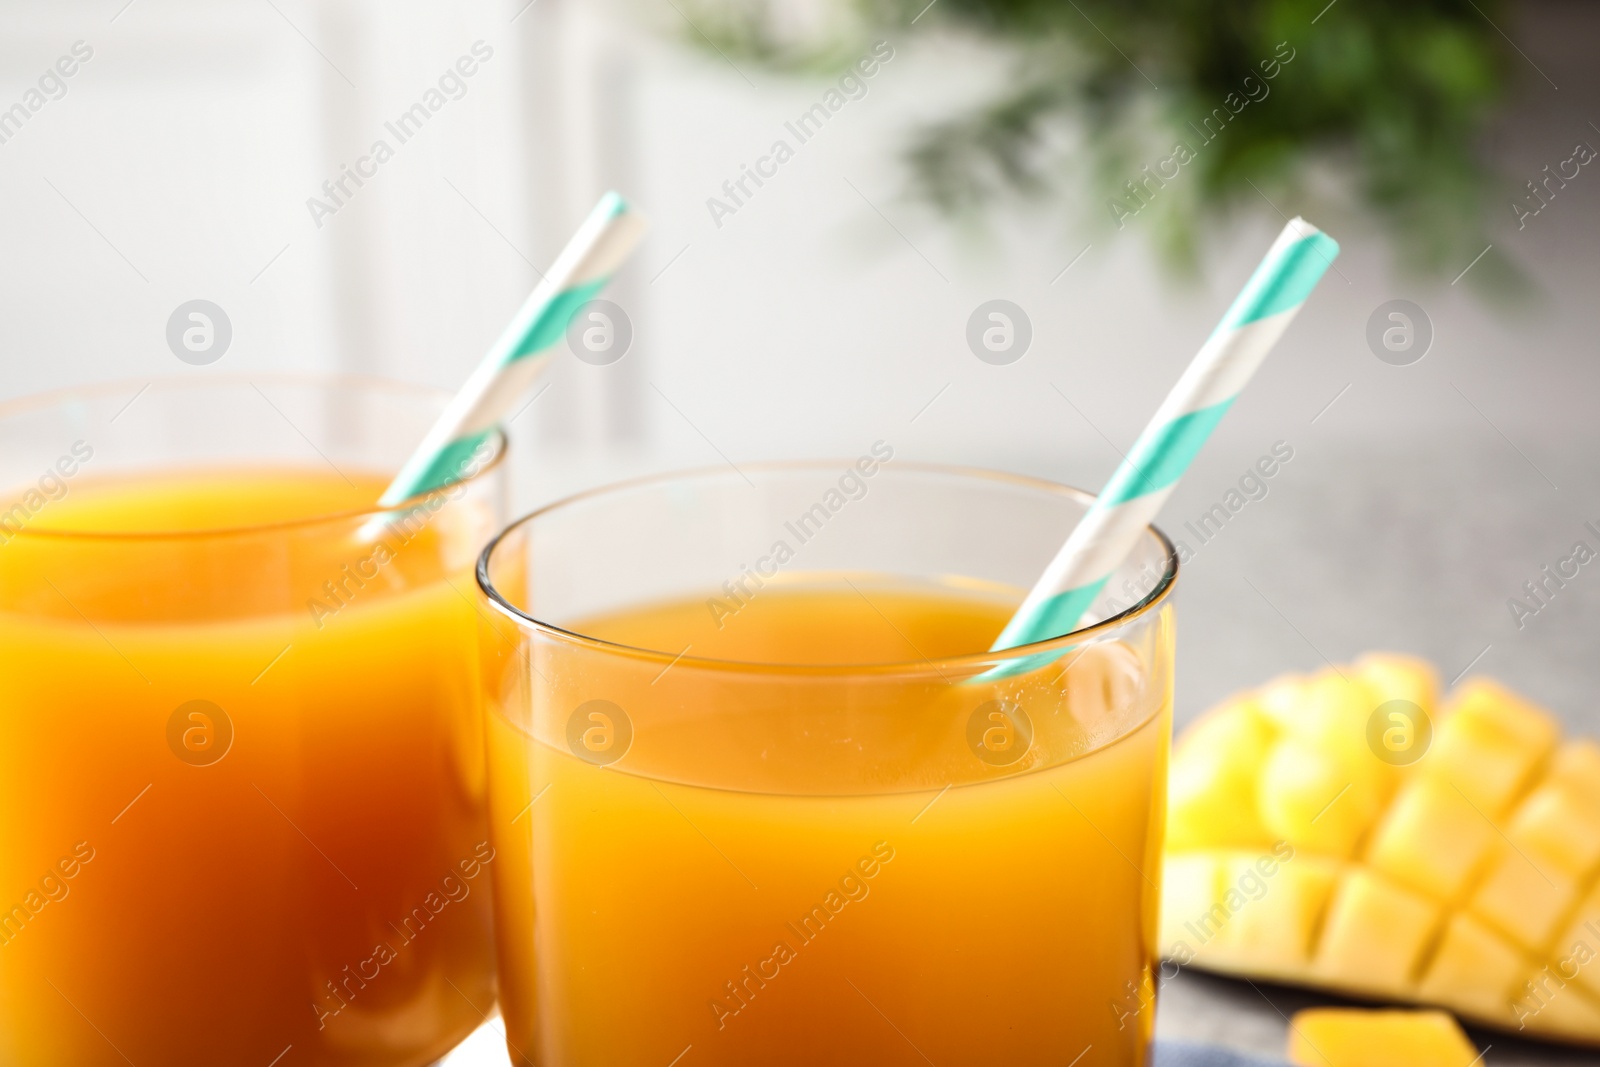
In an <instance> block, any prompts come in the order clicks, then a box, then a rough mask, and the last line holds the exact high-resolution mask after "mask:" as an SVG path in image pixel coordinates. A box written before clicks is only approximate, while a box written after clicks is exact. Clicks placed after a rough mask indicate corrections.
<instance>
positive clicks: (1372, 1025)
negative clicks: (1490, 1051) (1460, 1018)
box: [1289, 1008, 1478, 1067]
mask: <svg viewBox="0 0 1600 1067" xmlns="http://www.w3.org/2000/svg"><path fill="white" fill-rule="evenodd" d="M1477 1060H1478V1050H1477V1049H1475V1048H1473V1047H1472V1042H1470V1041H1468V1040H1467V1035H1466V1034H1464V1033H1462V1032H1461V1027H1460V1026H1458V1025H1456V1021H1455V1020H1454V1019H1452V1018H1451V1017H1450V1016H1449V1015H1447V1014H1446V1013H1444V1012H1442V1011H1366V1010H1362V1009H1359V1008H1307V1009H1306V1010H1305V1011H1299V1012H1296V1013H1295V1015H1294V1018H1293V1019H1291V1020H1290V1021H1289V1062H1290V1063H1292V1064H1294V1067H1472V1065H1473V1064H1475V1063H1476V1062H1477Z"/></svg>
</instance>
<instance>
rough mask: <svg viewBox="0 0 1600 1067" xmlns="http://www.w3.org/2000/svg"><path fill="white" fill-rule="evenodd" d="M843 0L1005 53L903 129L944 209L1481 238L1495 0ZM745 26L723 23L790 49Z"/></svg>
mask: <svg viewBox="0 0 1600 1067" xmlns="http://www.w3.org/2000/svg"><path fill="white" fill-rule="evenodd" d="M849 2H850V3H852V4H853V5H854V12H855V17H856V20H857V24H858V25H860V26H877V27H886V28H887V27H893V26H895V25H898V26H900V27H901V28H902V29H901V30H898V31H897V30H894V29H886V31H880V32H888V33H891V34H893V35H894V37H895V39H896V40H897V41H898V40H899V39H900V38H901V37H902V36H903V28H904V27H905V26H906V24H907V23H909V22H910V21H911V20H912V19H913V18H917V17H918V16H919V15H920V16H921V17H920V18H917V26H916V29H918V30H923V29H925V28H927V27H928V26H929V25H930V24H931V23H933V22H935V21H938V22H941V23H943V24H944V25H945V26H946V27H959V28H964V29H966V30H969V31H972V32H976V33H978V34H981V35H984V36H985V37H988V38H991V39H994V40H997V41H1000V42H1003V43H1004V44H1006V45H1007V46H1008V47H1009V48H1010V49H1011V50H1012V52H1013V53H1014V60H1013V63H1014V69H1013V71H1012V74H1011V76H1010V77H1009V78H1007V79H1006V80H1005V82H1004V85H1003V87H1002V88H1001V89H1000V90H999V91H998V92H997V93H996V94H995V95H993V96H992V97H990V98H989V99H986V100H984V101H982V102H981V103H979V104H977V105H976V106H973V107H971V108H970V109H969V110H967V111H964V112H962V113H958V114H955V115H953V116H951V117H948V118H946V119H943V120H941V121H939V122H937V123H935V124H933V125H931V126H928V127H926V128H923V129H921V130H919V131H917V132H916V133H915V134H914V135H913V138H912V141H911V143H910V145H909V147H908V151H909V159H910V162H911V164H912V174H913V179H914V184H915V187H916V189H917V190H918V192H920V193H921V194H922V195H923V196H925V197H926V198H927V199H929V200H931V201H932V202H933V203H935V204H937V205H939V206H940V207H941V208H943V209H946V210H948V211H950V212H953V213H966V212H970V211H973V210H974V209H978V208H981V207H983V206H986V205H989V204H992V203H994V202H996V201H998V200H1002V199H1005V198H1008V197H1014V196H1017V195H1021V196H1023V197H1028V198H1038V199H1039V200H1040V202H1041V203H1044V202H1057V201H1066V202H1069V203H1074V204H1076V205H1078V206H1080V207H1082V208H1084V209H1086V210H1087V212H1088V213H1089V216H1090V218H1091V219H1098V220H1099V221H1100V222H1102V223H1104V224H1109V225H1111V226H1113V227H1116V228H1136V227H1146V228H1147V233H1148V234H1149V235H1150V237H1151V238H1152V239H1153V240H1155V241H1156V242H1157V243H1158V244H1159V245H1160V246H1161V247H1162V249H1163V250H1164V251H1165V252H1166V253H1167V254H1168V257H1169V259H1170V261H1171V262H1173V263H1174V264H1176V265H1178V266H1188V265H1192V264H1193V263H1194V261H1195V257H1196V254H1197V249H1198V244H1199V241H1200V240H1201V238H1202V236H1203V234H1204V232H1205V230H1206V228H1207V227H1208V225H1209V224H1210V223H1212V222H1213V220H1216V219H1218V218H1220V217H1222V216H1224V215H1225V214H1227V213H1228V212H1229V211H1230V210H1233V209H1236V208H1239V207H1249V208H1250V209H1252V210H1256V209H1259V210H1261V211H1265V212H1266V213H1267V214H1268V215H1269V216H1271V217H1274V218H1276V217H1277V216H1276V207H1282V208H1283V209H1284V210H1286V211H1287V212H1288V213H1290V214H1293V213H1294V212H1295V211H1296V210H1300V209H1301V208H1302V207H1306V208H1308V213H1309V209H1317V210H1323V209H1324V208H1327V209H1329V210H1333V211H1334V212H1335V214H1337V212H1338V206H1339V205H1340V204H1341V203H1351V204H1352V205H1353V206H1354V207H1355V208H1356V209H1357V210H1359V211H1361V212H1362V213H1364V214H1367V215H1369V216H1371V217H1372V218H1373V219H1374V221H1375V222H1376V223H1377V225H1378V226H1379V227H1381V228H1382V229H1383V230H1384V231H1385V232H1386V233H1387V234H1388V235H1389V237H1390V239H1391V241H1392V244H1393V247H1394V248H1395V251H1396V253H1397V256H1398V258H1399V259H1400V261H1401V262H1402V264H1403V265H1405V266H1406V267H1409V268H1411V269H1413V270H1417V271H1421V272H1424V273H1430V274H1433V275H1435V276H1439V275H1444V276H1449V275H1451V274H1454V273H1455V272H1456V271H1458V270H1460V269H1461V267H1462V266H1463V265H1464V264H1465V263H1466V262H1467V261H1468V260H1470V259H1471V258H1472V257H1473V256H1475V255H1476V254H1477V253H1478V252H1479V251H1480V250H1482V249H1483V247H1484V245H1485V244H1487V243H1488V238H1487V237H1486V236H1485V232H1486V228H1487V211H1488V210H1489V205H1488V199H1489V194H1490V192H1491V189H1492V183H1493V176H1492V175H1491V173H1490V171H1489V169H1488V167H1487V166H1486V164H1485V163H1484V160H1483V156H1482V154H1481V151H1480V150H1481V140H1482V138H1483V135H1484V132H1485V127H1486V123H1487V121H1488V120H1489V118H1490V117H1491V116H1492V114H1493V112H1494V110H1495V108H1496V107H1497V105H1498V104H1499V103H1500V101H1501V100H1502V98H1503V97H1504V95H1505V93H1506V89H1507V85H1508V81H1509V78H1508V73H1507V71H1508V66H1509V58H1510V57H1512V56H1513V55H1514V53H1512V51H1511V46H1510V45H1509V43H1508V42H1507V41H1506V40H1505V38H1503V37H1502V36H1501V34H1500V32H1499V31H1498V30H1497V29H1496V24H1499V25H1502V26H1503V25H1504V23H1503V22H1502V19H1503V18H1504V17H1505V15H1504V12H1503V11H1502V10H1501V5H1500V4H1498V3H1496V2H1495V0H1406V2H1394V0H1389V2H1383V0H1335V2H1334V3H1332V4H1329V3H1328V0H1232V2H1228V0H936V3H935V4H934V5H933V6H932V7H931V8H925V7H924V5H926V4H927V0H849ZM1491 19H1493V20H1494V22H1491V21H1490V20H1491ZM752 25H753V24H751V23H747V24H746V25H745V26H744V31H745V32H744V35H743V39H742V40H739V41H731V40H730V41H728V42H726V43H728V44H730V45H732V46H733V47H736V48H738V49H739V50H740V51H742V52H746V53H747V54H749V53H754V54H760V55H763V56H764V57H765V58H766V59H767V60H768V61H772V62H779V63H781V62H782V61H783V60H782V56H783V55H784V54H785V53H784V50H783V49H781V48H778V47H775V46H773V45H771V44H770V43H768V44H765V45H757V44H755V42H758V41H759V40H760V39H761V34H760V33H759V32H757V31H754V30H752V29H751V26H752ZM830 51H831V50H830ZM1284 56H1292V58H1290V59H1288V61H1286V62H1285V61H1283V57H1284ZM1269 64H1270V65H1269ZM1274 67H1276V69H1275V71H1274ZM1268 71H1274V73H1273V76H1271V77H1268V76H1267V72H1268ZM1208 118H1209V119H1210V120H1211V121H1210V123H1209V125H1208V124H1207V120H1208ZM1179 145H1182V146H1184V147H1185V148H1187V150H1188V151H1187V153H1184V152H1181V151H1177V152H1176V155H1178V156H1185V155H1187V156H1188V157H1189V158H1186V159H1184V160H1183V161H1182V162H1179V161H1178V160H1177V159H1176V158H1175V151H1176V150H1177V148H1178V146H1179ZM1147 168H1148V169H1147ZM1151 175H1154V180H1152V178H1151ZM1169 175H1170V176H1169ZM1130 182H1131V183H1133V184H1132V186H1130V184H1129V183H1130ZM1119 204H1120V205H1121V206H1120V207H1119V206H1118V205H1119ZM1269 205H1273V206H1269Z"/></svg>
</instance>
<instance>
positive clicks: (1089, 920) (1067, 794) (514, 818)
mask: <svg viewBox="0 0 1600 1067" xmlns="http://www.w3.org/2000/svg"><path fill="white" fill-rule="evenodd" d="M1089 501H1090V497H1089V496H1088V495H1086V494H1083V493H1080V492H1078V491H1075V490H1072V489H1067V488H1064V487H1061V486H1057V485H1052V484H1049V483H1045V482H1038V481H1031V480H1027V479H1022V478H1015V477H1007V476H1000V475H993V474H985V473H978V472H971V471H959V470H948V469H942V468H927V467H917V466H912V465H910V464H907V463H904V462H901V461H897V460H895V459H894V450H893V448H892V447H891V446H890V445H888V444H887V443H885V442H878V443H876V444H875V445H874V446H873V448H872V449H871V450H869V451H868V452H866V453H864V454H863V455H862V456H860V457H859V458H857V459H855V460H852V461H849V462H843V461H841V462H839V463H833V464H829V463H805V464H793V465H785V464H780V465H771V466H744V467H742V468H740V469H737V470H730V469H728V468H722V469H719V470H713V471H706V472H698V473H689V474H683V475H669V476H664V477H658V478H654V479H648V480H644V481H639V482H633V483H629V484H624V485H621V486H618V487H615V488H610V489H604V490H600V491H597V492H594V493H590V494H586V495H582V496H578V497H574V498H571V499H569V500H567V501H565V502H562V503H559V504H555V505H552V506H550V507H548V508H545V509H543V510H541V511H538V512H535V513H534V514H532V515H530V516H528V517H526V518H524V519H522V520H520V521H519V522H517V523H515V524H514V525H512V526H511V527H510V528H509V529H508V530H507V531H506V532H505V533H504V534H502V535H501V536H500V537H498V538H497V539H496V540H495V541H494V542H492V543H491V544H490V546H489V547H488V548H487V549H486V550H485V552H484V554H483V557H482V559H481V560H480V562H479V566H478V584H479V586H480V588H481V590H482V591H483V593H484V596H485V599H486V605H487V610H486V611H485V612H484V613H483V614H482V615H480V616H479V626H480V631H481V633H482V638H483V639H482V641H481V642H480V647H481V649H482V655H483V668H482V675H483V679H484V683H483V684H484V688H485V718H486V722H487V729H488V734H487V737H488V741H487V750H488V759H489V771H488V776H489V803H490V822H491V837H490V840H491V844H492V847H493V848H494V850H495V857H496V858H495V861H494V864H493V868H492V871H491V874H492V877H493V880H494V887H495V893H494V904H495V909H496V923H495V929H496V945H497V954H498V961H499V975H500V998H501V1001H500V1002H501V1011H502V1013H503V1015H504V1019H505V1024H506V1030H507V1043H508V1047H509V1051H510V1054H511V1058H512V1060H513V1062H515V1063H517V1064H520V1065H528V1064H540V1065H556V1064H573V1065H576V1064H612V1063H616V1064H622V1063H644V1064H650V1063H654V1064H660V1065H662V1067H665V1065H667V1064H670V1063H675V1062H676V1063H681V1064H684V1065H688V1064H691V1063H692V1064H694V1065H695V1067H711V1065H729V1067H733V1065H748V1064H755V1063H759V1064H763V1065H775V1067H776V1065H789V1064H793V1065H801V1064H805V1065H811V1064H819V1063H827V1064H832V1065H838V1067H854V1065H863V1067H864V1065H869V1064H870V1065H873V1067H882V1065H899V1064H905V1065H919V1064H926V1063H935V1064H938V1065H939V1067H960V1065H964V1064H970V1065H978V1064H983V1065H992V1064H1006V1065H1007V1067H1032V1065H1043V1064H1051V1065H1057V1067H1059V1065H1063V1064H1068V1063H1073V1062H1077V1061H1076V1060H1075V1057H1086V1058H1084V1059H1083V1062H1084V1063H1094V1064H1097V1065H1106V1067H1134V1065H1143V1064H1144V1063H1145V1062H1146V1059H1145V1057H1146V1051H1147V1048H1148V1045H1149V1042H1150V1035H1151V1030H1152V1025H1153V1016H1154V997H1155V991H1154V981H1153V968H1154V967H1155V966H1156V952H1157V940H1156V921H1157V906H1158V898H1159V883H1160V862H1159V856H1160V847H1161V832H1162V827H1163V818H1164V803H1165V780H1166V775H1165V767H1166V761H1167V750H1168V735H1169V730H1170V708H1171V690H1172V657H1173V619H1172V601H1171V596H1172V590H1173V585H1174V581H1175V578H1176V575H1177V561H1176V557H1175V556H1174V554H1173V552H1172V548H1171V545H1170V543H1169V542H1168V541H1167V540H1166V538H1165V537H1163V536H1162V535H1161V534H1160V533H1158V532H1156V531H1155V530H1153V529H1152V530H1149V531H1147V533H1146V534H1145V535H1144V536H1143V538H1142V539H1141V542H1140V544H1139V546H1138V549H1137V550H1136V551H1135V552H1134V554H1133V556H1132V557H1131V558H1130V559H1129V560H1128V561H1127V563H1126V564H1125V565H1124V566H1123V567H1122V569H1121V570H1119V571H1118V573H1117V574H1116V575H1115V576H1114V577H1113V578H1112V580H1111V584H1110V587H1109V588H1110V589H1111V590H1112V591H1114V592H1116V593H1117V594H1118V596H1119V597H1120V600H1118V599H1113V600H1112V601H1111V602H1110V607H1109V609H1108V611H1107V612H1106V614H1105V617H1103V618H1100V619H1099V620H1098V621H1097V622H1095V623H1094V624H1093V625H1090V626H1088V627H1087V628H1085V629H1082V630H1079V631H1077V632H1075V633H1073V634H1072V635H1071V636H1070V637H1067V638H1062V639H1057V640H1053V641H1049V642H1045V643H1041V644H1036V645H1029V646H1026V647H1023V648H1019V649H1015V650H1011V651H1007V652H1003V653H990V652H986V651H985V650H986V649H987V648H988V647H989V646H990V644H991V643H992V642H993V640H994V639H995V637H996V636H997V635H998V634H999V632H1000V630H1001V628H1002V626H1003V625H1004V623H1005V622H1006V620H1007V618H1008V617H1009V616H1010V614H1011V612H1012V611H1013V610H1014V608H1015V607H1016V606H1017V604H1018V603H1019V602H1020V601H1021V599H1022V597H1023V595H1024V594H1025V592H1026V590H1027V588H1028V586H1029V585H1030V584H1031V583H1032V581H1033V580H1034V579H1035V578H1036V577H1037V576H1038V575H1039V574H1040V573H1041V572H1042V571H1043V569H1044V566H1045V564H1046V562H1047V561H1048V560H1049V559H1050V557H1051V556H1052V555H1053V554H1054V553H1055V550H1056V549H1057V548H1058V547H1059V546H1060V544H1061V541H1062V539H1063V538H1064V536H1065V534H1066V532H1067V531H1069V530H1070V529H1071V528H1072V526H1073V524H1074V523H1075V522H1076V521H1077V520H1078V518H1079V517H1081V516H1082V514H1083V513H1084V510H1085V508H1086V507H1087V505H1088V503H1089ZM1090 1050H1092V1051H1090Z"/></svg>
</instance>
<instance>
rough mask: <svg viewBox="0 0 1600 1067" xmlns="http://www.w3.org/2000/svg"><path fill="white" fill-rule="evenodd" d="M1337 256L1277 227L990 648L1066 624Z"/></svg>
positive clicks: (1294, 230) (1068, 628)
mask: <svg viewBox="0 0 1600 1067" xmlns="http://www.w3.org/2000/svg"><path fill="white" fill-rule="evenodd" d="M1338 254H1339V244H1338V242H1336V241H1335V240H1334V239H1333V238H1331V237H1329V236H1328V235H1327V234H1325V233H1323V232H1322V231H1321V230H1319V229H1317V228H1316V227H1315V226H1313V225H1311V224H1310V223H1308V222H1306V221H1305V220H1304V219H1299V218H1296V219H1294V220H1292V221H1291V222H1290V223H1289V224H1288V225H1287V226H1285V227H1284V228H1283V232H1282V233H1280V234H1279V235H1278V239H1277V240H1276V241H1274V242H1273V244H1272V248H1271V249H1269V250H1268V252H1267V255H1266V258H1265V259H1263V260H1262V261H1261V265H1260V266H1258V267H1256V270H1255V273H1254V274H1252V275H1251V276H1250V280H1249V282H1247V283H1246V284H1245V287H1244V291H1243V292H1241V293H1240V294H1239V296H1238V298H1237V299H1236V300H1234V302H1233V306H1232V307H1230V308H1229V309H1228V312H1227V314H1226V315H1224V316H1223V317H1222V321H1221V322H1220V323H1218V324H1217V328H1216V329H1215V330H1213V331H1212V333H1211V336H1210V337H1209V338H1208V339H1207V340H1206V343H1205V344H1204V345H1203V346H1202V347H1201V349H1200V351H1199V353H1198V354H1197V355H1196V356H1195V357H1194V360H1193V361H1192V362H1191V363H1190V364H1189V367H1188V369H1187V370H1185V371H1184V372H1183V377H1181V378H1179V379H1178V383H1177V385H1175V386H1173V388H1172V391H1171V392H1170V393H1168V394H1167V398H1166V400H1164V401H1163V402H1162V404H1161V407H1160V408H1159V409H1157V411H1156V413H1155V415H1154V417H1152V418H1151V420H1150V423H1149V425H1148V426H1146V427H1145V428H1144V432H1143V433H1141V434H1140V435H1139V439H1138V440H1137V441H1135V442H1134V444H1133V448H1132V449H1130V450H1129V452H1128V455H1127V458H1126V459H1124V460H1123V462H1122V463H1121V464H1120V465H1119V466H1118V467H1117V469H1116V472H1115V473H1114V474H1112V476H1111V481H1110V482H1108V483H1107V484H1106V487H1105V489H1104V490H1102V491H1101V493H1100V495H1099V496H1098V497H1097V498H1095V501H1094V503H1093V504H1092V505H1091V506H1090V508H1089V510H1088V511H1087V512H1086V513H1085V514H1084V516H1083V519H1082V520H1081V521H1080V522H1079V523H1078V525H1077V527H1076V528H1074V529H1073V531H1072V534H1071V536H1069V537H1068V538H1067V542H1066V544H1064V545H1062V546H1061V551H1060V552H1058V553H1056V557H1055V559H1053V560H1051V561H1050V565H1049V566H1048V567H1046V568H1045V572H1044V574H1043V576H1041V577H1040V579H1039V581H1038V583H1037V584H1035V585H1034V587H1033V589H1032V590H1031V591H1030V592H1029V593H1028V596H1027V598H1026V599H1025V600H1023V602H1022V606H1021V607H1019V608H1018V609H1017V613H1016V614H1015V615H1013V616H1012V618H1011V621H1010V622H1009V623H1007V624H1006V627H1005V629H1004V630H1002V631H1001V632H1000V636H999V637H998V638H996V639H995V642H994V646H993V649H992V650H993V651H999V650H1001V649H1006V648H1016V647H1017V646H1019V645H1026V644H1030V643H1032V642H1034V641H1044V640H1048V639H1049V638H1053V637H1059V636H1061V635H1063V634H1068V633H1071V632H1072V630H1073V629H1074V628H1075V627H1076V626H1077V625H1078V622H1079V620H1080V619H1082V618H1083V616H1084V614H1085V612H1087V611H1088V610H1089V608H1090V607H1091V606H1093V604H1094V602H1095V600H1096V599H1097V598H1098V597H1099V595H1100V592H1101V590H1103V589H1104V588H1105V585H1106V582H1107V581H1108V580H1109V579H1110V577H1111V575H1112V573H1113V572H1114V571H1115V570H1116V569H1117V567H1118V566H1120V565H1121V563H1122V561H1123V560H1124V559H1126V558H1127V556H1128V553H1130V552H1131V551H1133V547H1134V545H1135V544H1136V543H1137V542H1138V540H1139V537H1140V535H1141V534H1142V533H1143V532H1144V529H1145V527H1146V526H1148V525H1149V524H1150V522H1151V520H1152V519H1154V518H1155V516H1156V512H1158V511H1160V510H1161V505H1162V504H1163V503H1164V502H1165V501H1166V499H1167V496H1168V495H1169V494H1170V493H1171V492H1172V490H1173V487H1174V486H1176V485H1177V483H1178V479H1179V478H1181V477H1182V476H1183V472H1184V471H1186V470H1188V469H1189V464H1190V463H1191V462H1193V461H1194V457H1195V455H1196V454H1197V453H1198V452H1199V451H1200V448H1201V446H1203V445H1204V444H1205V442H1206V439H1207V438H1208V437H1210V436H1211V431H1212V430H1214V429H1216V426H1217V423H1218V422H1220V421H1221V419H1222V416H1223V415H1224V414H1226V413H1227V410H1228V408H1229V406H1230V405H1232V403H1233V402H1234V400H1235V399H1236V398H1237V397H1238V395H1239V392H1240V391H1241V390H1242V389H1243V388H1244V387H1245V384H1246V383H1247V382H1249V380H1250V377H1251V375H1253V374H1255V372H1256V368H1257V367H1259V366H1260V365H1261V361H1262V360H1263V359H1265V358H1266V355H1267V353H1268V352H1270V351H1271V350H1272V346H1273V345H1274V344H1276V343H1277V341H1278V338H1279V337H1281V336H1282V335H1283V331H1284V330H1285V329H1287V328H1288V326H1289V322H1290V321H1291V320H1292V319H1293V318H1294V316H1295V314H1296V312H1298V311H1299V310H1300V307H1301V305H1302V304H1304V303H1305V301H1306V298H1307V297H1308V296H1310V295H1311V290H1312V289H1314V288H1315V287H1316V284H1317V282H1318V280H1319V279H1321V277H1322V274H1323V272H1324V271H1326V270H1327V269H1328V267H1329V266H1330V265H1331V264H1332V263H1333V259H1334V257H1335V256H1337V255H1338Z"/></svg>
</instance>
